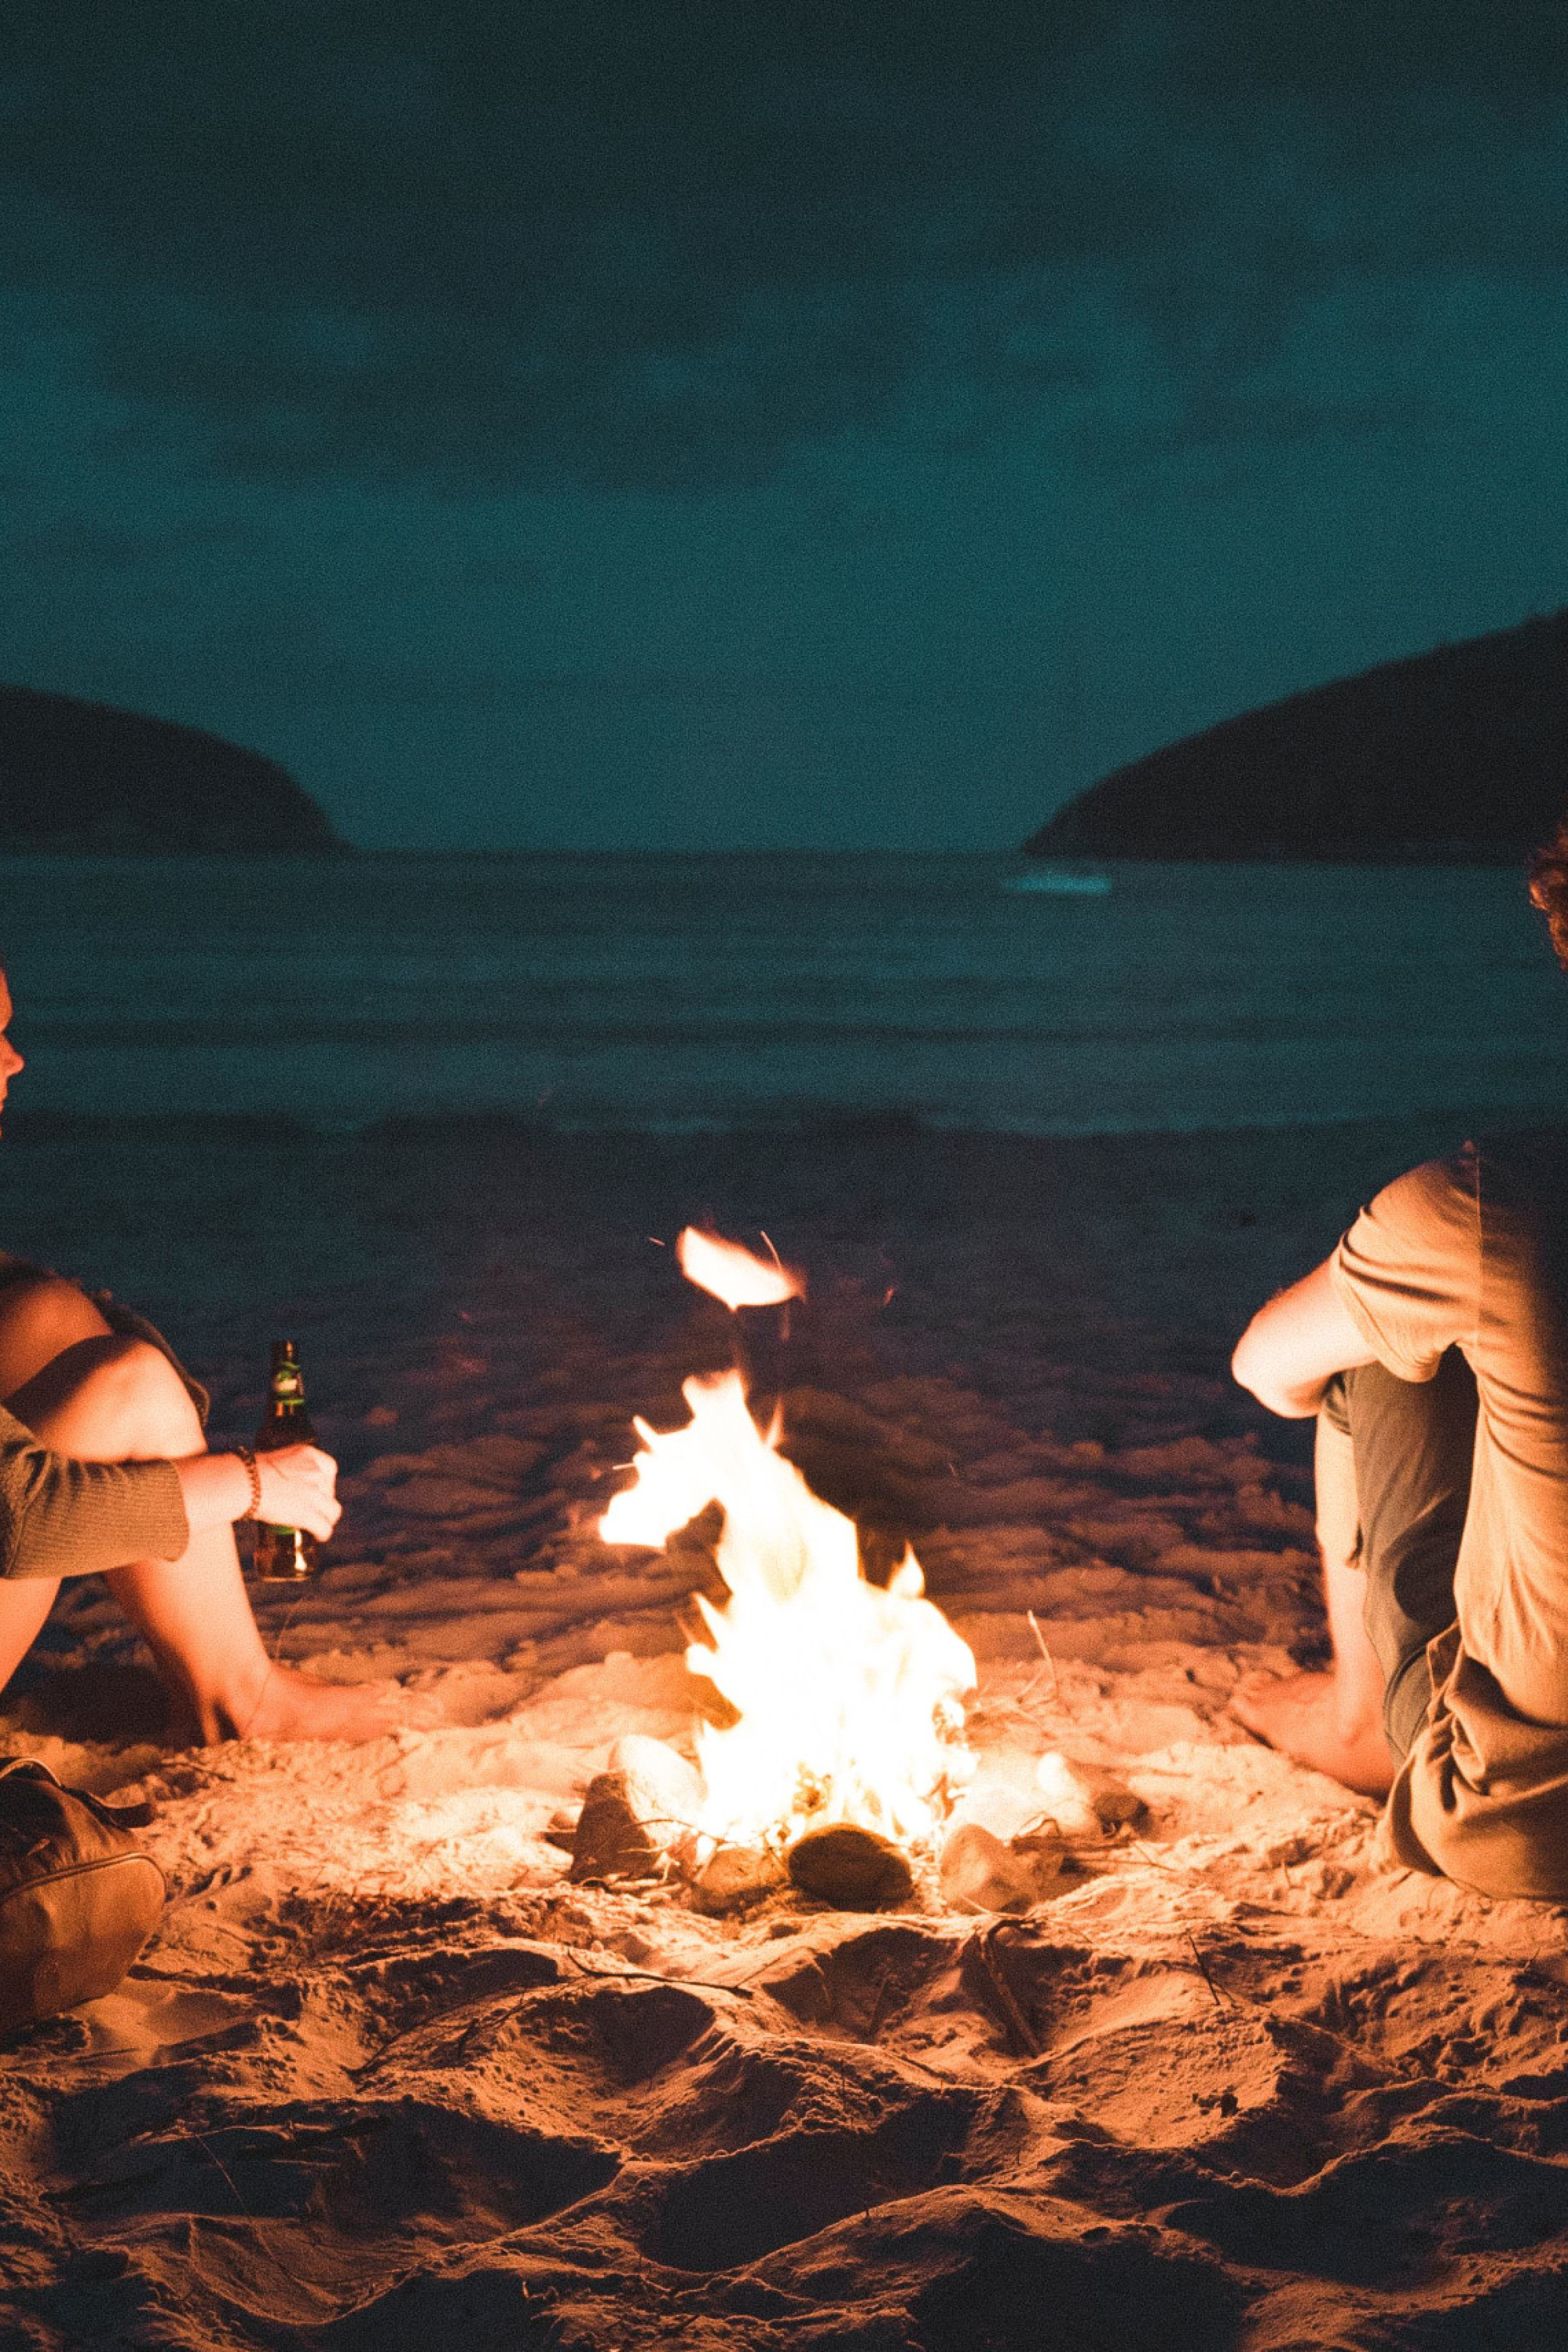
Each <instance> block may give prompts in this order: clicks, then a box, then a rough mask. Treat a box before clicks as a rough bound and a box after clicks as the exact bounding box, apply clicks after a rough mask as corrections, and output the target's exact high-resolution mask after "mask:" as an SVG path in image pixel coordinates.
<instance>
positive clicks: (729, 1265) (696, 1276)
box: [675, 1225, 805, 1307]
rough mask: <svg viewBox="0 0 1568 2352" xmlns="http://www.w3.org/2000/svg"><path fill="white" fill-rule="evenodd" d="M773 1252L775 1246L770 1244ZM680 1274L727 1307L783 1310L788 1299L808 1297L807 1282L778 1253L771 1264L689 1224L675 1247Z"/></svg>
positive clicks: (737, 1245)
mask: <svg viewBox="0 0 1568 2352" xmlns="http://www.w3.org/2000/svg"><path fill="white" fill-rule="evenodd" d="M768 1246H769V1248H770V1249H772V1247H773V1244H772V1243H771V1242H770V1243H769V1244H768ZM675 1255H676V1256H677V1257H678V1258H679V1261H680V1271H681V1273H682V1274H683V1275H684V1276H686V1279H687V1281H688V1282H694V1283H695V1284H696V1285H697V1287H698V1289H699V1290H709V1291H711V1292H712V1294H713V1296H714V1297H715V1298H721V1299H722V1300H723V1302H724V1304H725V1306H726V1307H782V1306H783V1305H784V1301H785V1299H786V1298H804V1297H805V1280H804V1278H803V1277H802V1276H800V1275H798V1274H792V1273H791V1271H790V1269H789V1267H788V1266H787V1265H784V1263H783V1261H782V1260H781V1259H780V1258H779V1256H778V1255H777V1254H776V1252H775V1254H774V1256H773V1263H772V1264H771V1265H770V1264H769V1262H768V1260H767V1259H766V1258H765V1257H753V1256H752V1253H751V1251H750V1250H749V1249H742V1247H741V1244H740V1243H739V1242H726V1241H721V1239H720V1238H719V1235H718V1234H700V1233H699V1232H698V1230H697V1228H696V1226H695V1225H688V1226H687V1227H686V1229H685V1231H684V1232H683V1233H682V1234H681V1235H680V1238H679V1241H678V1242H677V1243H676V1244H675Z"/></svg>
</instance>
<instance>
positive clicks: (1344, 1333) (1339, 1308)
mask: <svg viewBox="0 0 1568 2352" xmlns="http://www.w3.org/2000/svg"><path fill="white" fill-rule="evenodd" d="M1332 1263H1333V1261H1332V1260H1331V1259H1330V1258H1325V1259H1324V1260H1323V1263H1322V1265H1320V1266H1315V1267H1314V1268H1313V1270H1312V1272H1311V1273H1310V1274H1309V1275H1307V1276H1304V1277H1303V1278H1302V1280H1301V1281H1300V1282H1295V1283H1292V1284H1291V1286H1290V1287H1289V1290H1281V1291H1279V1293H1278V1294H1277V1296H1276V1297H1273V1298H1271V1299H1269V1301H1268V1305H1267V1306H1266V1307H1259V1308H1258V1312H1257V1314H1256V1315H1255V1316H1254V1317H1253V1318H1252V1320H1251V1322H1250V1323H1249V1324H1248V1325H1247V1328H1246V1330H1245V1331H1244V1332H1243V1333H1242V1335H1241V1337H1240V1339H1238V1340H1237V1345H1236V1353H1235V1355H1234V1356H1232V1358H1231V1360H1230V1369H1231V1370H1232V1372H1233V1373H1234V1374H1235V1376H1236V1378H1237V1380H1238V1381H1240V1383H1241V1385H1242V1387H1243V1388H1244V1389H1250V1390H1251V1391H1252V1393H1253V1395H1254V1396H1255V1397H1256V1398H1257V1399H1258V1402H1259V1404H1266V1405H1267V1406H1268V1410H1269V1412H1278V1413H1282V1414H1283V1415H1284V1417H1285V1418H1286V1420H1288V1421H1305V1420H1306V1419H1307V1417H1308V1415H1309V1414H1310V1413H1314V1412H1317V1410H1318V1407H1319V1405H1320V1404H1321V1402H1322V1401H1323V1391H1324V1390H1325V1389H1326V1388H1327V1386H1328V1384H1329V1382H1330V1381H1331V1380H1332V1378H1333V1376H1334V1374H1335V1373H1336V1372H1346V1371H1349V1370H1350V1369H1351V1366H1352V1364H1370V1363H1373V1362H1374V1361H1375V1360H1376V1359H1375V1358H1374V1356H1373V1351H1372V1349H1370V1348H1369V1347H1368V1346H1367V1343H1366V1341H1365V1339H1363V1336H1362V1334H1361V1331H1360V1329H1359V1328H1358V1327H1357V1326H1356V1324H1355V1323H1354V1322H1353V1321H1352V1318H1351V1313H1350V1309H1349V1308H1348V1307H1346V1306H1345V1304H1344V1302H1343V1300H1342V1298H1341V1297H1340V1295H1339V1292H1338V1291H1337V1290H1336V1289H1335V1288H1334V1285H1333V1281H1332V1279H1331V1273H1330V1268H1331V1265H1332Z"/></svg>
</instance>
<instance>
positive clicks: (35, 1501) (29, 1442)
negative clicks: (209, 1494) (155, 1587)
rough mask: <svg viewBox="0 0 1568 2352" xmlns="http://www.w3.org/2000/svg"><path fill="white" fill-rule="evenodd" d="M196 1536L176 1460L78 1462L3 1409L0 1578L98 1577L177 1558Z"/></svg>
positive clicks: (0, 1434)
mask: <svg viewBox="0 0 1568 2352" xmlns="http://www.w3.org/2000/svg"><path fill="white" fill-rule="evenodd" d="M190 1538H191V1531H190V1527H189V1523H188V1522H187V1520H186V1517H185V1505H184V1496H183V1494H182V1493H181V1490H180V1479H179V1473H178V1472H177V1471H176V1470H175V1468H174V1464H173V1463H172V1462H79V1461H78V1460H77V1459H76V1457H75V1455H74V1454H56V1453H54V1452H53V1451H52V1450H51V1449H50V1448H49V1447H48V1446H47V1445H40V1444H39V1443H38V1441H37V1438H36V1437H35V1436H34V1434H33V1433H32V1431H31V1430H30V1429H29V1428H28V1427H27V1424H26V1422H23V1421H18V1420H17V1419H16V1414H15V1413H11V1412H6V1411H5V1407H4V1406H3V1405H0V1576H92V1575H95V1574H98V1573H100V1572H101V1571H102V1570H104V1569H106V1568H125V1567H127V1566H129V1564H130V1563H131V1561H132V1560H135V1559H179V1557H180V1554H181V1553H182V1552H183V1551H184V1549H185V1546H186V1544H187V1543H189V1541H190Z"/></svg>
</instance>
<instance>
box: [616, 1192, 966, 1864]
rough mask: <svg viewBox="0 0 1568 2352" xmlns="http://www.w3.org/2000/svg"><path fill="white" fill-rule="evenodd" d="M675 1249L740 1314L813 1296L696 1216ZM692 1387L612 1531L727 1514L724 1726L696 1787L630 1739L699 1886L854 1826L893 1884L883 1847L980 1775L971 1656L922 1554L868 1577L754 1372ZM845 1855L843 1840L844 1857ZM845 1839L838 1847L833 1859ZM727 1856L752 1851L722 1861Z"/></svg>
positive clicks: (899, 1846) (900, 1842) (712, 1739)
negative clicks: (766, 1418) (696, 1225)
mask: <svg viewBox="0 0 1568 2352" xmlns="http://www.w3.org/2000/svg"><path fill="white" fill-rule="evenodd" d="M677 1255H678V1256H679V1263H680V1266H681V1270H682V1272H683V1273H684V1274H685V1275H686V1276H687V1277H688V1279H689V1281H691V1282H694V1283H696V1284H697V1285H698V1286H700V1288H702V1289H704V1290H707V1291H709V1292H710V1293H711V1294H712V1295H713V1296H714V1297H717V1298H721V1299H722V1300H723V1302H724V1304H725V1305H726V1306H727V1307H730V1308H731V1310H739V1309H740V1308H742V1307H782V1308H784V1309H786V1310H787V1307H788V1304H789V1302H790V1301H791V1300H792V1299H795V1298H799V1297H804V1295H805V1284H804V1283H803V1281H802V1280H801V1278H800V1276H798V1275H796V1274H795V1273H793V1272H792V1271H791V1270H790V1269H789V1268H788V1267H786V1266H784V1265H782V1264H781V1263H780V1262H779V1261H778V1260H777V1259H776V1258H775V1259H773V1261H772V1262H770V1261H768V1260H767V1259H763V1258H760V1257H757V1256H755V1255H752V1252H751V1251H749V1250H745V1249H742V1248H740V1247H739V1246H738V1245H737V1244H734V1243H731V1242H722V1241H719V1240H717V1239H716V1238H714V1237H713V1236H711V1235H710V1234H700V1233H698V1232H696V1231H695V1230H694V1229H692V1228H690V1227H688V1229H687V1230H686V1231H685V1232H684V1233H683V1234H681V1236H680V1239H679V1243H678V1244H677ZM682 1394H683V1395H684V1397H685V1399H686V1402H687V1405H688V1407H689V1411H690V1416H691V1417H690V1419H689V1422H688V1423H686V1425H685V1427H684V1428H680V1429H674V1430H668V1431H660V1430H656V1429H653V1428H651V1427H650V1426H649V1424H648V1423H647V1422H646V1421H643V1420H641V1419H639V1420H638V1421H637V1423H636V1424H635V1426H636V1429H637V1436H638V1438H639V1440H640V1442H641V1450H640V1451H639V1453H638V1454H637V1458H636V1461H635V1463H634V1465H633V1468H634V1470H635V1473H636V1475H635V1477H634V1479H633V1481H632V1484H631V1485H630V1486H628V1487H626V1490H625V1492H624V1493H622V1494H620V1495H617V1496H616V1498H615V1500H614V1502H613V1503H612V1504H611V1505H610V1507H609V1509H608V1510H607V1511H606V1512H605V1515H604V1517H603V1518H602V1519H601V1520H600V1522H599V1533H600V1535H601V1536H602V1537H603V1538H604V1540H605V1542H606V1543H613V1544H637V1545H647V1546H648V1547H649V1548H650V1549H656V1550H659V1549H663V1548H664V1546H665V1545H666V1544H667V1543H668V1539H669V1538H670V1537H671V1536H672V1535H674V1534H675V1533H676V1532H677V1530H678V1529H679V1528H684V1527H685V1526H687V1525H688V1524H689V1521H691V1520H692V1519H694V1518H695V1517H697V1516H698V1514H699V1513H700V1512H702V1511H704V1510H706V1509H707V1508H708V1507H709V1506H710V1504H714V1503H717V1504H718V1506H719V1507H720V1509H721V1511H722V1513H723V1527H722V1531H721V1534H720V1537H719V1540H718V1544H717V1547H716V1551H715V1559H716V1564H717V1567H718V1570H719V1573H720V1575H721V1577H722V1579H723V1581H724V1584H725V1586H726V1587H727V1589H728V1598H727V1599H725V1600H723V1601H721V1602H719V1603H717V1604H715V1603H714V1602H712V1601H708V1600H707V1599H705V1598H704V1597H703V1596H702V1595H701V1594H698V1595H696V1596H694V1599H695V1605H696V1607H697V1609H698V1611H699V1612H700V1616H701V1620H702V1624H703V1628H704V1632H705V1635H706V1638H705V1639H703V1640H699V1641H694V1642H693V1643H691V1645H690V1647H689V1649H688V1651H687V1654H686V1655H687V1664H688V1665H689V1668H690V1669H691V1671H692V1673H693V1674H695V1675H700V1676H702V1677H703V1678H704V1679H705V1680H706V1681H708V1682H709V1683H710V1684H711V1685H712V1687H713V1689H714V1691H715V1692H716V1694H717V1695H718V1697H719V1699H720V1701H721V1706H720V1707H719V1708H717V1709H716V1710H715V1712H716V1713H717V1714H719V1715H721V1717H723V1718H724V1720H722V1721H721V1722H717V1723H716V1722H713V1721H703V1722H701V1723H700V1724H699V1725H698V1727H697V1732H696V1741H697V1754H698V1770H697V1773H696V1775H695V1776H694V1777H693V1778H692V1779H691V1780H689V1781H683V1780H681V1779H680V1764H681V1759H678V1758H676V1757H675V1756H674V1754H673V1751H665V1753H666V1755H667V1756H668V1764H666V1763H665V1762H664V1761H663V1759H655V1758H654V1757H652V1756H650V1755H648V1754H647V1752H646V1751H647V1750H648V1749H650V1748H654V1746H655V1745H656V1743H653V1742H651V1741H637V1742H629V1743H623V1745H624V1746H627V1747H630V1748H633V1749H634V1750H635V1751H637V1752H635V1753H634V1754H633V1756H632V1757H631V1759H629V1761H630V1766H631V1769H632V1771H633V1773H634V1774H636V1773H637V1772H638V1771H639V1770H640V1772H641V1774H642V1777H643V1778H644V1780H651V1781H653V1782H654V1783H658V1784H662V1786H663V1791H664V1795H665V1797H666V1799H667V1800H668V1801H669V1802H670V1804H671V1806H672V1808H673V1807H675V1806H677V1805H679V1806H680V1808H681V1811H680V1814H679V1815H674V1814H673V1813H672V1815H671V1816H670V1817H668V1820H669V1826H670V1827H671V1828H674V1829H676V1830H678V1831H679V1832H681V1833H680V1834H679V1835H678V1836H676V1837H674V1838H673V1839H671V1840H669V1841H668V1842H667V1843H665V1851H666V1852H667V1853H675V1854H676V1855H677V1856H678V1857H679V1862H680V1864H682V1866H683V1867H684V1868H685V1869H686V1870H687V1871H688V1872H689V1873H691V1874H693V1875H695V1876H696V1877H697V1878H698V1879H699V1880H702V1878H703V1876H704V1874H706V1876H707V1879H708V1881H709V1882H711V1881H712V1880H713V1878H714V1877H715V1875H717V1877H718V1878H719V1879H720V1880H721V1881H728V1880H730V1879H733V1878H735V1877H736V1876H737V1874H738V1873H739V1874H740V1875H742V1876H750V1877H751V1878H753V1879H756V1880H758V1881H760V1882H763V1883H765V1882H766V1880H767V1878H768V1877H769V1875H770V1874H771V1875H772V1876H773V1877H774V1878H776V1877H778V1876H780V1875H782V1864H784V1860H785V1858H786V1857H788V1856H790V1855H792V1854H795V1853H799V1852H800V1851H801V1850H802V1849H801V1842H802V1840H807V1841H811V1840H814V1839H815V1840H818V1841H819V1842H820V1833H822V1832H828V1831H833V1830H837V1831H840V1832H864V1833H867V1840H866V1841H865V1842H867V1843H872V1850H873V1852H874V1853H877V1854H878V1855H879V1860H880V1863H881V1867H882V1874H883V1876H884V1878H886V1876H887V1869H888V1856H887V1853H886V1852H885V1849H886V1848H892V1849H893V1850H894V1851H895V1853H904V1854H908V1853H911V1852H918V1851H921V1850H928V1851H929V1850H930V1849H931V1846H932V1843H933V1841H934V1840H935V1839H936V1837H937V1836H938V1834H939V1832H941V1830H942V1826H943V1824H944V1822H946V1820H947V1817H948V1815H949V1813H950V1812H951V1811H952V1805H953V1802H954V1799H955V1797H956V1795H957V1792H958V1790H960V1789H961V1788H962V1786H963V1782H964V1780H966V1779H967V1778H968V1776H969V1774H970V1772H971V1771H972V1770H973V1757H972V1756H971V1754H970V1751H969V1749H968V1748H967V1747H966V1745H965V1743H964V1733H963V1717H964V1698H965V1696H966V1694H967V1693H968V1692H970V1691H971V1690H973V1686H974V1679H975V1675H974V1659H973V1654H972V1653H971V1651H970V1649H969V1647H968V1644H967V1643H964V1642H963V1641H962V1640H961V1639H960V1638H959V1636H958V1634H957V1633H954V1632H953V1630H952V1626H951V1625H950V1624H949V1623H948V1622H947V1620H946V1618H945V1617H944V1616H943V1615H942V1612H941V1610H940V1609H938V1608H937V1607H936V1606H935V1604H934V1603H933V1602H931V1601H928V1600H927V1599H926V1597H925V1580H924V1578H923V1576H922V1574H921V1567H920V1563H919V1561H918V1560H917V1559H915V1556H914V1554H913V1552H912V1551H908V1550H906V1552H905V1554H904V1557H903V1559H902V1560H901V1561H900V1564H899V1566H898V1567H897V1568H896V1569H895V1570H894V1571H893V1573H892V1575H891V1576H890V1577H889V1580H888V1581H887V1583H886V1584H885V1585H883V1584H875V1583H873V1582H871V1581H870V1580H869V1579H868V1577H867V1575H866V1572H865V1567H864V1563H863V1561H862V1559H861V1557H860V1545H859V1538H858V1534H857V1531H856V1528H855V1525H854V1522H853V1521H852V1520H850V1519H848V1518H847V1517H845V1516H844V1514H843V1512H841V1511H837V1510H835V1509H834V1507H833V1506H832V1505H831V1504H830V1503H826V1502H824V1501H823V1499H822V1498H821V1496H817V1495H814V1494H813V1493H812V1491H811V1488H810V1487H809V1486H807V1484H806V1482H805V1478H804V1477H803V1476H802V1475H801V1473H800V1471H799V1470H798V1469H797V1468H796V1467H795V1465H794V1464H793V1463H792V1462H789V1461H787V1460H786V1459H785V1458H784V1454H782V1453H781V1452H780V1450H779V1447H780V1443H781V1439H782V1436H783V1428H782V1423H781V1420H780V1417H779V1415H778V1413H777V1412H775V1413H774V1414H773V1419H772V1422H771V1424H770V1426H768V1427H767V1428H766V1429H763V1428H760V1427H759V1426H758V1424H757V1423H756V1421H755V1420H754V1419H753V1418H752V1412H751V1408H750V1406H749V1404H748V1402H747V1396H746V1386H745V1382H744V1380H743V1379H742V1375H741V1373H740V1372H739V1371H728V1372H719V1373H712V1374H707V1375H701V1376H698V1377H695V1378H693V1379H691V1380H689V1381H686V1383H685V1384H684V1387H683V1390H682ZM671 1768H674V1769H671ZM622 1769H623V1773H624V1772H625V1769H626V1759H623V1760H622ZM590 1793H591V1794H592V1792H590ZM590 1810H591V1808H585V1809H584V1812H585V1816H586V1814H587V1813H588V1811H590ZM647 1826H648V1824H647V1822H645V1827H647ZM848 1850H849V1848H848V1846H847V1843H846V1841H845V1840H843V1839H840V1840H839V1841H838V1852H839V1853H840V1855H841V1856H842V1854H843V1853H846V1852H847V1851H848ZM832 1851H833V1845H832V1842H831V1841H829V1842H828V1843H827V1844H826V1846H825V1847H824V1853H823V1858H824V1860H826V1859H827V1857H828V1855H829V1854H830V1853H832ZM726 1855H729V1856H731V1857H735V1856H744V1857H746V1858H747V1860H746V1862H745V1864H739V1865H738V1864H736V1863H735V1862H734V1861H733V1860H731V1864H730V1865H729V1866H728V1868H727V1869H726V1868H725V1867H724V1857H725V1856H726ZM716 1864H717V1865H718V1868H717V1871H716V1870H715V1865H716ZM796 1874H797V1875H798V1874H799V1866H798V1864H797V1866H796Z"/></svg>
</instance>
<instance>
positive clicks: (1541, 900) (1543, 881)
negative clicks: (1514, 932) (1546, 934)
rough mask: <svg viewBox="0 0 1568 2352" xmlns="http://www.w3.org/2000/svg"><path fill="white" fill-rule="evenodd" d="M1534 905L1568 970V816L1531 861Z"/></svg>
mask: <svg viewBox="0 0 1568 2352" xmlns="http://www.w3.org/2000/svg"><path fill="white" fill-rule="evenodd" d="M1530 903H1531V906H1532V907H1539V908H1540V909H1541V911H1542V914H1543V915H1544V916H1545V918H1546V927H1547V929H1548V930H1549V931H1550V932H1551V934H1552V953H1553V954H1554V955H1555V956H1556V958H1557V961H1558V962H1559V963H1560V964H1561V965H1562V966H1563V970H1564V971H1568V816H1565V817H1564V818H1563V822H1562V824H1560V825H1559V826H1558V827H1557V830H1556V832H1555V833H1554V834H1553V835H1552V838H1551V840H1550V841H1543V842H1542V845H1541V847H1540V848H1539V849H1538V850H1537V851H1536V853H1535V855H1534V856H1533V857H1532V858H1531V861H1530Z"/></svg>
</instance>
